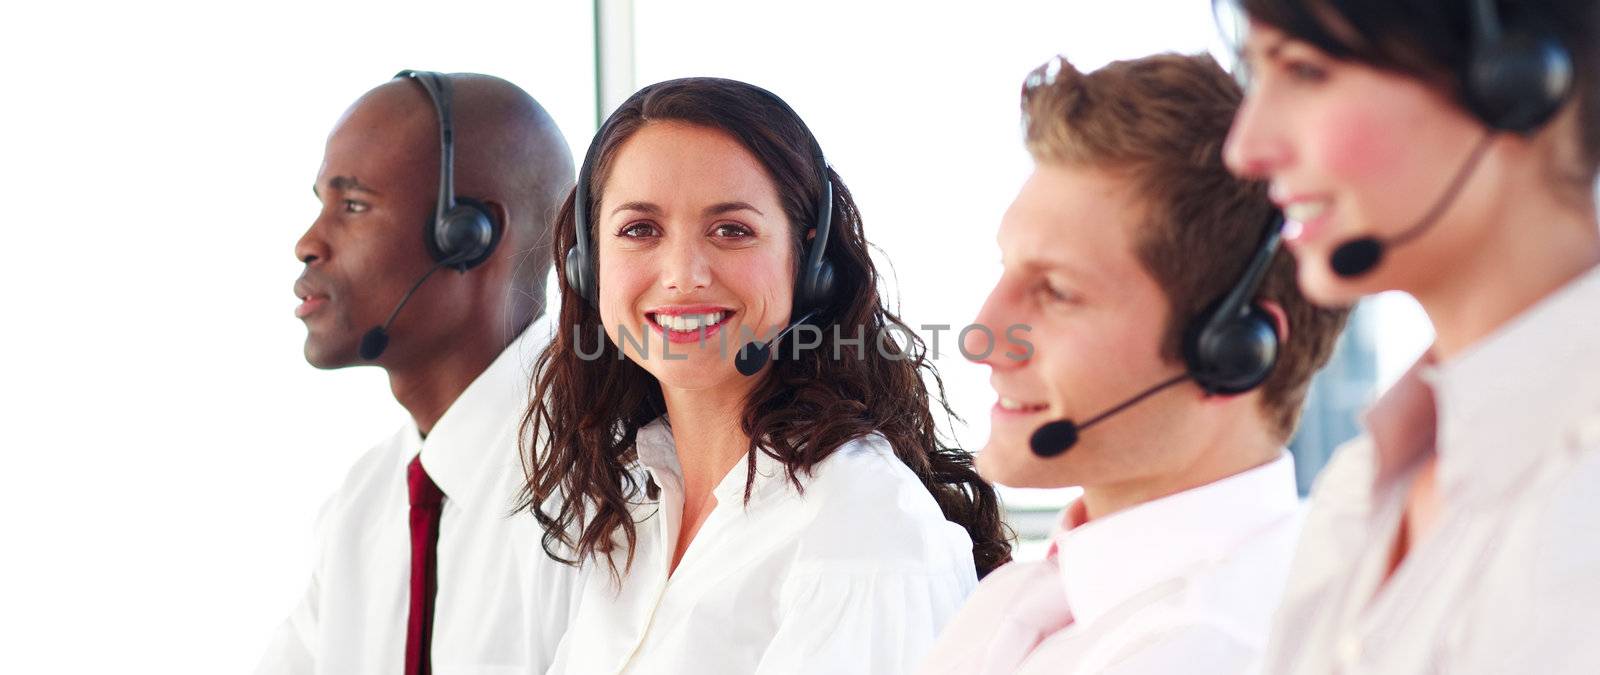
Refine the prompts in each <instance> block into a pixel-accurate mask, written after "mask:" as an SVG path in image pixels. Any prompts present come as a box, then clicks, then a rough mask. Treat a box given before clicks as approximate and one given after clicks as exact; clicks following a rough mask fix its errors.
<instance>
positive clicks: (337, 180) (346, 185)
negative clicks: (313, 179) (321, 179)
mask: <svg viewBox="0 0 1600 675" xmlns="http://www.w3.org/2000/svg"><path fill="white" fill-rule="evenodd" d="M328 187H330V188H333V189H334V190H338V191H340V192H365V193H367V194H370V195H373V196H377V195H378V191H377V190H374V189H372V188H371V187H368V186H367V185H365V184H363V183H362V182H361V181H360V180H357V179H356V177H355V176H334V177H332V178H329V179H328ZM311 194H314V195H316V196H318V197H321V196H322V193H321V192H320V191H319V190H317V186H316V185H315V184H312V186H311Z"/></svg>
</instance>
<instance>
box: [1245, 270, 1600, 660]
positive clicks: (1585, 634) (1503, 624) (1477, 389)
mask: <svg viewBox="0 0 1600 675" xmlns="http://www.w3.org/2000/svg"><path fill="white" fill-rule="evenodd" d="M1366 424H1367V428H1368V434H1369V435H1368V436H1366V437H1363V438H1359V439H1356V440H1355V441H1352V442H1351V443H1350V444H1349V445H1347V446H1346V447H1344V448H1341V449H1340V450H1339V451H1338V453H1337V454H1335V456H1334V458H1333V461H1332V462H1330V463H1329V465H1328V467H1327V468H1326V469H1325V470H1324V471H1323V473H1322V475H1321V476H1320V477H1319V478H1318V479H1317V486H1316V489H1315V490H1314V491H1313V492H1312V498H1311V508H1310V509H1309V512H1308V514H1307V516H1306V525H1305V535H1304V537H1303V539H1302V541H1301V543H1300V547H1299V549H1298V551H1297V552H1296V554H1295V562H1294V568H1293V573H1292V575H1291V577H1290V583H1289V588H1288V590H1287V591H1286V592H1285V594H1284V605H1283V608H1282V609H1281V610H1280V611H1279V614H1278V617H1277V621H1276V624H1275V625H1274V628H1273V636H1272V644H1271V646H1270V648H1269V649H1268V657H1267V662H1266V663H1267V667H1268V670H1269V671H1270V672H1272V673H1294V674H1311V673H1315V674H1327V673H1363V674H1364V673H1452V674H1457V673H1467V674H1472V673H1483V674H1485V675H1487V674H1490V673H1494V674H1498V673H1540V674H1544V673H1600V639H1596V637H1595V630H1596V627H1597V626H1600V270H1594V271H1590V272H1588V273H1586V274H1585V275H1583V276H1582V277H1580V278H1579V279H1577V280H1575V281H1573V282H1572V283H1570V284H1568V285H1567V286H1566V287H1564V288H1562V289H1561V290H1559V291H1557V292H1556V293H1554V294H1552V295H1551V296H1550V297H1548V298H1546V299H1544V300H1543V301H1541V302H1540V303H1538V304H1537V305H1535V306H1534V307H1532V308H1529V309H1528V310H1527V311H1526V312H1524V313H1523V314H1522V315H1521V316H1519V317H1517V318H1516V319H1514V320H1513V321H1511V322H1510V323H1508V324H1507V325H1505V326H1503V327H1502V328H1500V329H1499V330H1498V331H1496V332H1495V333H1494V334H1492V335H1490V336H1488V337H1486V338H1484V339H1483V340H1481V341H1479V343H1478V344H1476V345H1474V346H1472V348H1471V349H1469V350H1468V351H1466V352H1464V353H1462V354H1460V355H1459V356H1457V357H1455V358H1454V359H1452V360H1450V361H1448V362H1445V363H1437V364H1435V363H1434V362H1433V359H1432V358H1431V357H1424V359H1423V360H1422V361H1421V362H1419V363H1418V364H1417V365H1416V366H1415V367H1413V368H1412V370H1411V372H1409V373H1407V374H1406V375H1405V376H1404V377H1402V378H1401V379H1400V381H1399V382H1398V383H1397V384H1396V385H1395V386H1394V387H1393V388H1392V389H1390V391H1389V392H1388V393H1386V394H1384V396H1383V398H1382V400H1380V401H1379V402H1378V404H1377V405H1376V406H1374V407H1373V409H1372V411H1371V412H1370V413H1369V414H1368V415H1367V419H1366ZM1429 458H1435V461H1436V464H1435V470H1434V471H1435V481H1436V485H1437V486H1436V490H1437V494H1438V500H1439V502H1440V509H1439V516H1438V518H1437V520H1436V521H1435V524H1434V526H1433V529H1432V530H1431V531H1430V532H1429V533H1427V534H1425V535H1424V536H1423V537H1422V538H1421V539H1419V540H1417V541H1414V542H1411V545H1410V548H1409V550H1408V551H1407V553H1406V557H1405V559H1404V560H1403V561H1401V563H1400V565H1399V566H1398V567H1397V568H1395V570H1394V571H1393V573H1392V574H1389V575H1388V577H1387V579H1385V573H1386V572H1387V570H1388V568H1389V564H1390V558H1391V556H1392V552H1393V549H1394V545H1395V542H1396V539H1397V532H1398V528H1399V525H1400V520H1401V515H1402V513H1403V512H1404V508H1405V501H1406V495H1407V493H1408V491H1409V490H1410V487H1411V484H1412V481H1413V480H1414V479H1415V478H1416V476H1417V472H1418V469H1419V468H1420V467H1421V466H1422V465H1423V464H1424V463H1425V462H1426V460H1428V459H1429Z"/></svg>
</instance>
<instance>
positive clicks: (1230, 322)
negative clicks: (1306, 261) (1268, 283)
mask: <svg viewBox="0 0 1600 675" xmlns="http://www.w3.org/2000/svg"><path fill="white" fill-rule="evenodd" d="M1282 231H1283V214H1282V213H1280V212H1278V211H1276V210H1274V211H1273V213H1272V217H1271V218H1269V219H1268V220H1267V225H1266V231H1265V232H1264V233H1263V234H1262V237H1261V244H1260V246H1258V247H1256V252H1255V255H1254V256H1252V257H1251V258H1250V262H1249V264H1248V265H1247V266H1246V267H1245V269H1244V273H1243V274H1242V275H1240V276H1239V281H1238V282H1236V283H1235V284H1234V285H1233V288H1232V289H1230V290H1229V291H1228V293H1227V295H1224V296H1222V298H1221V299H1219V300H1218V301H1217V302H1216V303H1215V304H1213V305H1212V306H1211V307H1208V308H1206V310H1205V311H1204V312H1201V313H1200V314H1199V315H1198V316H1196V317H1195V318H1194V319H1193V320H1191V321H1190V322H1189V327H1188V329H1187V330H1185V331H1184V336H1183V338H1184V339H1183V359H1184V363H1185V365H1187V366H1188V369H1189V376H1190V377H1192V378H1194V381H1195V383H1196V384H1198V385H1200V388H1202V389H1204V390H1206V392H1208V393H1212V394H1241V393H1244V392H1246V391H1249V390H1251V389H1254V388H1256V387H1257V386H1260V384H1261V383H1262V382H1263V381H1265V380H1266V379H1267V376H1268V375H1270V374H1272V367H1273V365H1275V364H1277V362H1278V344H1279V340H1280V337H1279V335H1278V323H1277V321H1275V320H1273V317H1272V315H1271V314H1269V313H1268V312H1267V311H1266V310H1265V309H1262V308H1261V306H1260V305H1258V304H1256V303H1255V295H1256V291H1257V290H1259V289H1260V288H1261V282H1262V280H1263V279H1264V278H1266V274H1267V270H1268V269H1269V268H1271V267H1272V259H1273V257H1274V256H1275V255H1276V254H1277V252H1278V246H1279V244H1280V243H1281V242H1282V240H1283V233H1282Z"/></svg>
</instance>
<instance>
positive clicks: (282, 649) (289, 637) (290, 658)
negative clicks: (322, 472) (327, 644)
mask: <svg viewBox="0 0 1600 675" xmlns="http://www.w3.org/2000/svg"><path fill="white" fill-rule="evenodd" d="M337 503H338V493H335V494H334V495H333V496H330V497H328V499H327V501H325V502H323V504H322V508H321V509H319V510H318V512H317V522H316V526H315V527H314V528H313V530H314V531H315V533H316V536H315V538H314V541H315V542H316V553H315V554H314V555H315V558H314V560H315V562H314V563H313V564H312V568H311V581H310V583H308V584H306V592H305V595H303V596H302V597H301V598H300V604H298V605H296V606H295V608H294V610H293V611H291V612H290V613H289V617H288V618H287V619H284V621H283V623H282V624H279V625H278V629H277V630H276V631H274V632H273V634H272V641H271V642H269V643H268V644H267V653H266V654H265V655H264V656H262V657H261V663H260V664H259V665H257V666H256V675H312V673H314V672H316V666H317V663H316V657H315V656H314V655H315V654H316V651H317V610H318V605H317V600H318V599H319V598H320V597H321V596H320V588H321V584H320V583H319V581H318V576H319V575H318V570H320V569H321V568H322V554H323V542H324V541H325V538H324V534H325V532H324V529H325V528H326V527H328V526H329V523H330V522H332V518H333V514H332V512H333V510H334V508H335V504H337Z"/></svg>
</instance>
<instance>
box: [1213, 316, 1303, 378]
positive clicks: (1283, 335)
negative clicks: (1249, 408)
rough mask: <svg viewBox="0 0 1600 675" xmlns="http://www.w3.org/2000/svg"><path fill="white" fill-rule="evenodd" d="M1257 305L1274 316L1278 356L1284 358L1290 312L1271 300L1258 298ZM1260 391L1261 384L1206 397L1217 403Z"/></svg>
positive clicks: (1287, 341) (1287, 342) (1287, 340)
mask: <svg viewBox="0 0 1600 675" xmlns="http://www.w3.org/2000/svg"><path fill="white" fill-rule="evenodd" d="M1256 306H1257V307H1260V308H1261V311H1264V312H1266V313H1267V316H1270V317H1272V323H1273V325H1274V326H1275V327H1276V328H1277V329H1278V358H1280V359H1281V358H1283V348H1284V345H1287V344H1289V314H1288V313H1287V312H1285V311H1283V305H1280V304H1278V303H1276V302H1273V301H1271V300H1257V301H1256ZM1258 391H1261V387H1260V386H1256V387H1255V388H1254V389H1251V390H1250V391H1247V392H1243V393H1239V394H1206V399H1207V400H1209V401H1213V402H1216V403H1225V402H1228V401H1232V400H1233V399H1235V398H1237V397H1240V396H1248V395H1250V394H1252V393H1255V392H1258Z"/></svg>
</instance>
